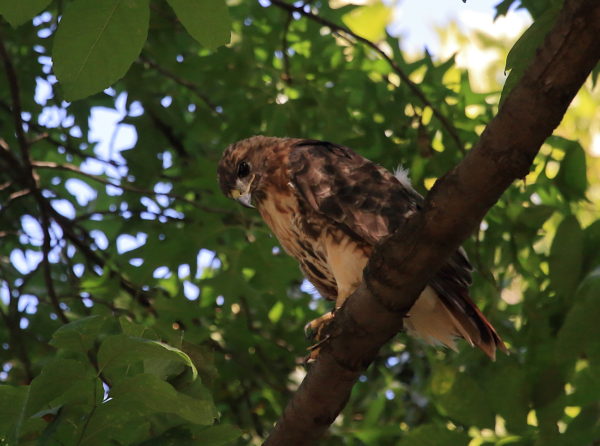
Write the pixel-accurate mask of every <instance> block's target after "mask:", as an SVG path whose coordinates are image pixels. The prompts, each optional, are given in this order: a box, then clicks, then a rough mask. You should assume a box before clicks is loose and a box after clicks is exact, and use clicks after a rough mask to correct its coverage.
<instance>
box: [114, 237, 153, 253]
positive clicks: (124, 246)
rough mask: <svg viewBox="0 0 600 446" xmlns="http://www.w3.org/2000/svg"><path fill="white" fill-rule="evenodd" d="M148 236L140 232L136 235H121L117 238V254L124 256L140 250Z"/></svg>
mask: <svg viewBox="0 0 600 446" xmlns="http://www.w3.org/2000/svg"><path fill="white" fill-rule="evenodd" d="M147 239H148V235H147V234H144V233H143V232H138V233H137V234H136V235H131V234H121V235H119V236H118V237H117V252H118V253H119V254H123V253H125V252H128V251H131V250H132V249H136V248H139V247H140V246H142V245H144V244H145V243H146V240H147Z"/></svg>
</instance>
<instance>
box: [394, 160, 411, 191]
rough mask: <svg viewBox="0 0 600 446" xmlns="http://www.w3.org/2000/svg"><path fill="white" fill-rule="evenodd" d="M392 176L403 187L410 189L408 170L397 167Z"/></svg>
mask: <svg viewBox="0 0 600 446" xmlns="http://www.w3.org/2000/svg"><path fill="white" fill-rule="evenodd" d="M394 176H395V177H396V179H397V180H398V181H400V184H402V185H403V186H404V187H406V188H409V189H412V184H411V182H410V178H409V177H408V169H405V168H404V167H402V166H398V167H396V170H394Z"/></svg>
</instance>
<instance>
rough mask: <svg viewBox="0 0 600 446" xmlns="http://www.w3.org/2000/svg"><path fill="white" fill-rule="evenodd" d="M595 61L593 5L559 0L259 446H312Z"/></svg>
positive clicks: (383, 249)
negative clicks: (513, 81) (490, 110)
mask: <svg viewBox="0 0 600 446" xmlns="http://www.w3.org/2000/svg"><path fill="white" fill-rule="evenodd" d="M599 60H600V2H598V1H597V0H566V1H565V5H564V7H563V10H562V11H561V13H560V14H559V17H558V19H557V22H556V24H555V25H554V27H553V29H552V30H551V31H550V32H549V34H548V35H547V37H546V39H545V41H544V43H543V44H542V46H541V47H540V48H539V49H538V51H537V53H536V56H535V58H534V59H533V61H532V62H531V64H530V66H529V68H528V69H527V70H526V72H525V74H524V75H523V78H522V79H521V80H520V81H519V83H518V84H517V85H516V86H515V87H514V89H513V90H512V92H511V93H510V94H509V96H508V97H507V98H506V101H505V102H504V104H503V105H502V106H501V107H500V110H499V112H498V115H497V116H496V117H495V118H494V119H493V120H492V121H491V122H490V124H489V125H488V127H487V128H486V130H485V131H484V132H483V134H482V135H481V138H480V140H479V142H478V143H477V145H476V146H475V147H474V149H473V150H471V151H469V153H468V155H467V156H466V157H465V159H464V160H463V161H462V162H461V163H460V164H459V165H458V166H456V167H455V168H454V169H452V170H451V171H450V172H448V173H447V174H446V175H445V176H444V177H442V178H441V179H440V180H438V181H437V183H436V184H435V186H434V187H433V189H432V190H431V191H430V193H429V194H428V196H427V198H426V202H425V206H424V208H423V210H422V211H421V212H419V213H416V214H414V215H413V216H412V217H411V218H409V219H408V220H407V222H406V223H405V224H404V225H403V227H401V228H400V229H399V230H398V231H396V232H395V233H394V234H393V235H392V236H391V237H390V238H388V239H386V240H385V241H384V242H383V243H382V244H381V245H379V246H378V247H377V248H376V249H375V251H374V253H373V255H372V257H371V259H370V261H369V263H368V265H367V268H366V269H365V273H364V281H363V283H362V284H361V286H360V287H359V288H358V289H357V291H356V292H355V293H354V294H353V295H352V296H350V297H349V298H348V300H347V301H346V303H345V305H344V306H343V307H342V308H341V309H340V310H339V311H338V312H337V313H336V318H335V319H334V323H333V324H332V325H333V327H332V329H333V330H334V331H333V334H334V335H335V336H334V337H333V339H332V340H331V341H330V342H329V343H326V344H325V345H323V347H322V348H321V352H320V355H319V359H318V360H317V361H316V363H315V364H314V365H313V366H312V368H311V369H310V370H309V373H308V375H307V376H306V378H305V379H304V381H303V382H302V384H301V386H300V388H299V389H298V391H297V392H296V394H295V395H294V397H293V399H292V401H291V402H290V403H289V404H288V406H287V408H286V409H285V412H284V414H283V415H282V417H281V419H280V420H279V422H278V423H277V425H276V426H275V429H274V430H273V432H272V433H271V435H270V437H269V438H268V439H267V440H266V442H265V444H266V445H270V446H273V445H294V446H296V445H309V444H314V443H315V442H316V441H317V440H318V439H319V438H320V437H321V436H322V435H323V433H324V432H325V431H326V430H327V428H328V427H329V425H330V424H331V423H332V422H333V421H334V420H335V418H336V417H337V415H338V414H339V412H340V411H341V409H342V408H343V407H344V405H345V404H346V401H347V400H348V398H349V396H350V392H351V390H352V387H353V385H354V383H355V382H356V379H357V378H358V376H359V375H360V373H361V372H362V371H364V369H366V367H368V365H369V364H370V363H371V362H372V361H373V359H374V358H375V357H376V355H377V352H378V351H379V349H380V348H381V346H382V345H383V344H385V343H386V342H387V341H388V340H389V339H391V338H392V337H393V336H394V335H395V334H396V333H397V332H398V331H399V330H400V329H401V328H402V320H403V317H404V316H405V314H406V312H407V311H408V310H409V309H410V307H411V306H412V305H413V303H414V302H415V300H416V299H417V297H418V296H419V294H420V293H421V291H422V290H423V288H424V287H425V286H426V284H427V282H428V280H429V278H430V277H432V276H433V275H434V274H435V273H436V272H437V270H438V268H440V267H441V266H442V265H443V263H444V262H445V261H446V259H447V258H448V257H449V256H450V255H451V253H453V252H455V250H456V249H457V248H458V247H459V246H460V245H461V244H462V242H463V241H464V240H465V239H466V238H467V237H469V235H470V234H472V233H473V231H475V230H476V229H477V227H478V226H479V224H480V221H481V219H482V218H483V216H484V215H485V213H486V212H487V211H488V210H489V209H490V208H491V206H493V205H494V203H495V202H496V201H497V200H498V199H499V198H500V196H501V195H502V193H503V192H504V191H505V190H506V188H508V186H510V184H511V183H512V182H513V181H514V180H516V179H519V178H523V177H524V176H525V175H527V173H528V172H529V169H530V167H531V164H532V162H533V159H534V157H535V156H536V154H537V152H538V151H539V149H540V147H541V145H542V143H543V142H544V140H545V139H546V138H547V137H548V136H550V135H551V134H552V132H553V130H554V129H555V128H556V126H557V125H558V124H559V123H560V120H561V119H562V117H563V115H564V113H565V111H566V109H567V107H568V106H569V104H570V102H571V100H572V99H573V97H574V96H575V94H576V93H577V91H578V90H579V89H580V88H581V85H582V84H583V83H584V82H585V80H586V78H587V77H588V75H589V73H590V72H591V71H592V69H593V67H594V66H595V65H596V64H597V63H598V61H599Z"/></svg>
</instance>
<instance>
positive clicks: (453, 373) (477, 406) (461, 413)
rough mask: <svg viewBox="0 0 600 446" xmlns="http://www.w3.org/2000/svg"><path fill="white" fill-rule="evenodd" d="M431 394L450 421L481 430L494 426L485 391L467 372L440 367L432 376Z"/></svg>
mask: <svg viewBox="0 0 600 446" xmlns="http://www.w3.org/2000/svg"><path fill="white" fill-rule="evenodd" d="M431 391H432V393H433V394H434V396H435V403H436V404H437V405H438V406H439V407H440V409H441V410H443V411H444V412H445V413H446V414H447V415H448V416H450V417H451V418H453V419H456V420H459V421H460V422H461V423H466V424H469V425H471V424H473V425H476V426H480V427H484V426H493V425H494V414H493V412H492V410H491V408H490V406H489V404H487V396H486V394H485V392H484V391H483V389H482V388H481V387H480V386H479V385H478V383H477V382H476V381H475V380H474V379H473V378H471V377H470V376H468V375H467V374H466V373H460V372H458V370H457V369H455V368H453V367H451V366H439V367H438V368H437V369H436V370H435V372H434V373H433V376H432V377H431ZM441 444H443V443H441Z"/></svg>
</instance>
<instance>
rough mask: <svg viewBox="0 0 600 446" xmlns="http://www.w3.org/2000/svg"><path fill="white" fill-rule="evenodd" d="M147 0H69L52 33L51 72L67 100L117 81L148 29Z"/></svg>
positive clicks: (136, 52) (78, 97)
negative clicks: (70, 1) (54, 33)
mask: <svg viewBox="0 0 600 446" xmlns="http://www.w3.org/2000/svg"><path fill="white" fill-rule="evenodd" d="M148 1H149V0H94V1H88V0H75V1H74V2H72V3H69V4H68V6H67V8H66V9H65V12H64V14H63V16H62V20H61V21H60V25H59V27H58V30H57V32H56V35H55V37H54V47H53V50H52V55H53V61H54V72H55V74H56V77H57V78H58V80H59V81H60V83H61V85H62V88H63V90H64V93H65V97H66V98H67V99H68V100H70V101H72V100H75V99H80V98H83V97H85V96H89V95H90V94H93V93H97V92H99V91H102V90H103V89H105V88H107V87H109V86H110V85H111V84H112V83H114V82H115V81H117V80H119V79H120V78H121V77H123V75H124V74H125V73H126V72H127V69H128V68H129V66H130V65H131V64H132V63H133V61H134V60H135V58H136V57H137V56H138V55H139V54H140V51H141V50H142V46H143V45H144V42H145V41H146V36H147V34H148V21H149V7H148Z"/></svg>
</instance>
